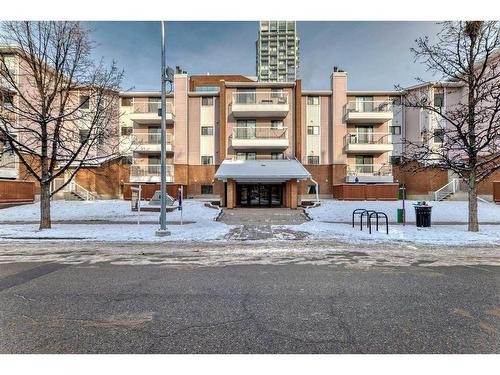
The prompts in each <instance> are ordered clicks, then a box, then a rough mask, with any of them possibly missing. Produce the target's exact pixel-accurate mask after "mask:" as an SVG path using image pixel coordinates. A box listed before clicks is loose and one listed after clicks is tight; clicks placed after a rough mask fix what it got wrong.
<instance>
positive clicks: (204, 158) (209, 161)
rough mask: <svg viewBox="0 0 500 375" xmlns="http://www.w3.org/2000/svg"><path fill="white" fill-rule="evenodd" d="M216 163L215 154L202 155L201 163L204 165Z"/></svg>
mask: <svg viewBox="0 0 500 375" xmlns="http://www.w3.org/2000/svg"><path fill="white" fill-rule="evenodd" d="M213 163H214V157H213V156H202V157H201V164H203V165H210V164H213Z"/></svg>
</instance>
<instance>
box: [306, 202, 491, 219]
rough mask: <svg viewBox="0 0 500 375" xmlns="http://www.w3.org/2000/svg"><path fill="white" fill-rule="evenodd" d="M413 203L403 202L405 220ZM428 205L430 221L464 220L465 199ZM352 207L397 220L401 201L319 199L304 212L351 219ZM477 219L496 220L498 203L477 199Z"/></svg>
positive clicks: (410, 215)
mask: <svg viewBox="0 0 500 375" xmlns="http://www.w3.org/2000/svg"><path fill="white" fill-rule="evenodd" d="M413 203H416V201H406V202H405V206H406V221H409V222H415V209H414V208H413ZM429 205H431V206H432V221H433V222H459V223H467V217H468V216H467V215H468V202H466V201H444V202H434V201H433V202H429ZM356 208H365V209H369V210H375V211H382V212H385V213H386V214H387V217H388V218H389V221H393V222H395V221H396V219H397V209H398V208H402V201H336V200H322V201H321V206H319V207H315V208H309V209H308V210H307V213H308V214H309V215H310V216H311V218H313V219H314V220H317V221H337V222H351V218H352V211H354V210H355V209H356ZM478 214H479V222H489V223H500V205H496V204H494V203H484V202H478Z"/></svg>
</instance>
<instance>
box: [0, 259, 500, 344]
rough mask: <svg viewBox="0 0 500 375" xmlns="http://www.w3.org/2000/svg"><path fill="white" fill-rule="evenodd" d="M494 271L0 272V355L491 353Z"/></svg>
mask: <svg viewBox="0 0 500 375" xmlns="http://www.w3.org/2000/svg"><path fill="white" fill-rule="evenodd" d="M499 286H500V269H499V267H495V266H488V265H474V266H447V267H426V266H425V264H424V265H422V264H420V265H410V266H404V267H394V266H382V265H375V266H370V267H364V268H356V267H354V268H353V267H349V266H346V265H335V264H329V265H317V264H314V265H312V264H311V265H307V264H289V265H261V264H247V265H229V266H203V267H194V266H183V265H182V263H180V264H179V265H178V266H171V265H169V266H165V265H151V264H148V265H116V264H110V263H96V264H85V263H81V264H73V265H68V264H63V263H27V262H18V263H5V264H0V352H1V353H499V352H500V301H499V296H498V292H499Z"/></svg>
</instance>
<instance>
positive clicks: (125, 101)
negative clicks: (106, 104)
mask: <svg viewBox="0 0 500 375" xmlns="http://www.w3.org/2000/svg"><path fill="white" fill-rule="evenodd" d="M131 105H132V98H122V107H130V106H131Z"/></svg>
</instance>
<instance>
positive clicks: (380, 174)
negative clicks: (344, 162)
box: [345, 164, 393, 183]
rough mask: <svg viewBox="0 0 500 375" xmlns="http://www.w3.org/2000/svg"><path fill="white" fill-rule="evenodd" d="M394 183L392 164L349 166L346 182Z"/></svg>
mask: <svg viewBox="0 0 500 375" xmlns="http://www.w3.org/2000/svg"><path fill="white" fill-rule="evenodd" d="M356 177H357V178H358V182H367V183H370V182H393V178H392V166H391V165H390V164H354V165H348V166H347V176H346V178H345V180H346V182H356Z"/></svg>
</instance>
